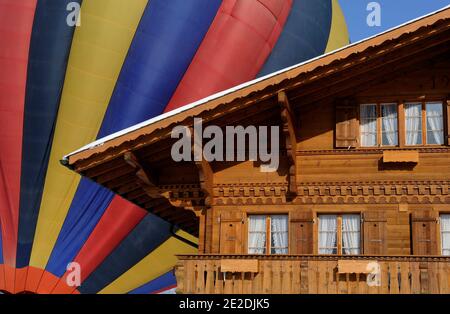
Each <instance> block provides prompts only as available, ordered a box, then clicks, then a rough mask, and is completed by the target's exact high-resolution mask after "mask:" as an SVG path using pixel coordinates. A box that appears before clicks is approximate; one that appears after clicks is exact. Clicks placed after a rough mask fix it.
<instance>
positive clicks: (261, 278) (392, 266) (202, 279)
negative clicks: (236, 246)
mask: <svg viewBox="0 0 450 314" xmlns="http://www.w3.org/2000/svg"><path fill="white" fill-rule="evenodd" d="M178 258H179V262H178V264H177V265H176V268H175V274H176V278H177V284H178V288H177V293H198V294H266V293H269V294H280V293H286V294H426V293H431V294H438V293H450V257H442V256H365V255H364V256H336V255H279V256H261V255H179V256H178ZM374 263H375V264H374ZM369 264H370V265H371V266H369ZM374 265H376V267H379V268H378V270H379V272H378V274H379V275H377V276H374V274H370V271H369V269H370V267H373V266H374ZM368 277H369V282H370V284H368V281H367V278H368Z"/></svg>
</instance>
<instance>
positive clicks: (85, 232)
mask: <svg viewBox="0 0 450 314" xmlns="http://www.w3.org/2000/svg"><path fill="white" fill-rule="evenodd" d="M219 5H220V1H219V0H213V1H212V0H196V1H185V0H172V1H166V0H152V1H150V2H149V3H148V5H147V7H146V9H145V12H144V14H143V16H142V18H141V21H140V23H139V26H138V29H137V31H136V34H135V36H134V39H133V42H132V44H131V46H130V49H129V51H128V54H127V57H126V59H125V62H124V65H123V67H122V70H121V73H120V76H119V79H118V81H117V83H116V86H115V89H114V92H113V95H112V98H111V101H110V103H109V106H108V109H107V111H106V114H105V116H104V118H103V123H102V126H101V129H100V132H99V134H98V136H97V137H99V138H100V137H103V136H106V135H109V134H111V133H114V132H116V131H119V130H121V129H123V128H126V127H129V126H132V125H134V124H136V123H139V122H142V121H144V120H147V119H150V118H152V117H154V116H156V115H158V114H161V113H162V111H163V110H164V107H165V106H166V104H167V102H168V101H169V99H170V97H171V96H172V93H173V91H174V90H175V88H176V86H177V85H178V83H179V81H180V80H181V78H182V76H183V74H184V72H185V71H186V69H187V67H188V66H189V63H190V62H191V60H192V58H193V57H194V54H195V52H196V51H197V49H198V46H199V45H200V43H201V41H202V39H203V37H204V35H205V34H206V32H207V30H208V28H209V26H210V24H211V22H212V20H213V18H214V16H215V15H216V13H217V10H218V8H219ZM186 34H189V36H186ZM113 197H114V193H112V192H111V191H109V190H107V189H105V188H103V187H101V186H99V185H97V184H96V183H94V182H92V181H90V180H87V179H82V180H81V182H80V185H79V186H78V189H77V192H76V194H75V196H74V198H73V200H72V204H71V206H70V209H69V212H68V214H67V217H66V219H65V221H64V225H63V227H62V229H61V232H60V233H59V237H58V240H57V242H56V244H55V247H54V249H53V251H52V254H51V256H50V259H49V261H48V264H47V267H46V269H47V270H48V271H50V272H52V273H53V274H55V275H57V276H61V275H63V274H64V272H65V267H66V265H67V264H68V263H69V262H70V261H72V260H73V259H74V258H75V256H76V255H77V253H78V252H79V251H80V249H81V248H82V246H83V245H84V243H85V241H86V239H87V238H88V237H89V235H90V234H91V232H92V230H93V229H94V228H95V226H96V224H97V222H98V221H99V219H100V217H101V216H102V214H103V213H104V211H105V210H109V209H107V207H108V205H109V204H110V202H111V200H112V199H113ZM122 203H123V202H122ZM134 206H135V205H133V204H130V203H127V204H125V205H124V207H123V208H122V210H123V211H127V210H133V207H134ZM129 231H130V230H128V231H127V232H129ZM104 232H105V233H111V232H120V231H117V230H111V229H109V228H106V229H105V230H104ZM149 232H151V231H149ZM109 247H110V246H109ZM111 249H112V248H111ZM91 254H93V252H91Z"/></svg>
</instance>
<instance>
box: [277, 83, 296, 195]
mask: <svg viewBox="0 0 450 314" xmlns="http://www.w3.org/2000/svg"><path fill="white" fill-rule="evenodd" d="M278 103H279V105H280V107H281V121H282V123H283V134H284V137H285V139H286V151H287V156H288V161H289V194H291V195H294V196H295V195H297V161H296V156H295V152H296V149H297V141H298V132H297V127H298V124H297V119H296V118H295V113H294V111H293V110H292V107H291V104H290V103H289V98H288V97H287V95H286V92H285V91H281V92H279V93H278Z"/></svg>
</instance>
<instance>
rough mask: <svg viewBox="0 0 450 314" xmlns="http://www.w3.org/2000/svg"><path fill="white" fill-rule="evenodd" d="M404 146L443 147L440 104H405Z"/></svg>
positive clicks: (442, 115) (442, 120)
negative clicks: (424, 145)
mask: <svg viewBox="0 0 450 314" xmlns="http://www.w3.org/2000/svg"><path fill="white" fill-rule="evenodd" d="M405 125H406V127H405V129H406V141H405V142H406V145H422V144H426V145H443V144H444V113H443V108H442V103H440V102H429V103H408V104H405Z"/></svg>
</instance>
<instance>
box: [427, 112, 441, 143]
mask: <svg viewBox="0 0 450 314" xmlns="http://www.w3.org/2000/svg"><path fill="white" fill-rule="evenodd" d="M426 115H427V144H435V145H442V144H444V114H443V111H442V104H441V103H427V104H426Z"/></svg>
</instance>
